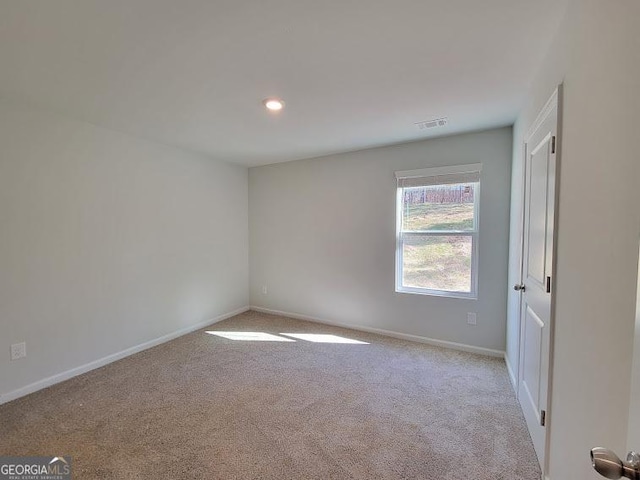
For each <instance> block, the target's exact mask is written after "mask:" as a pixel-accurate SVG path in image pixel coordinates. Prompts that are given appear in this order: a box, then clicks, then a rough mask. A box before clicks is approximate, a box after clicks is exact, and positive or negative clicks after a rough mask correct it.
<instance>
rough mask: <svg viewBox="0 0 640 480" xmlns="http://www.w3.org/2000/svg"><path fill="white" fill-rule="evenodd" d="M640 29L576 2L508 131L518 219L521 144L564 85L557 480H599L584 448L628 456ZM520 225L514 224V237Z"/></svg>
mask: <svg viewBox="0 0 640 480" xmlns="http://www.w3.org/2000/svg"><path fill="white" fill-rule="evenodd" d="M639 20H640V2H637V1H636V0H616V1H615V2H611V1H605V0H574V1H572V2H571V4H570V5H569V7H568V11H567V14H566V16H565V20H564V22H563V25H562V31H561V32H560V33H559V34H558V36H557V38H556V39H555V41H554V44H553V47H552V51H551V52H550V53H549V56H548V57H547V60H546V61H545V63H544V65H543V66H542V68H541V70H540V74H539V75H538V77H537V79H536V80H535V81H534V82H533V86H532V90H531V94H530V96H529V103H528V105H527V107H526V108H525V109H524V110H523V112H522V114H521V115H520V117H519V118H518V121H517V123H516V127H515V130H514V151H515V153H516V155H515V157H514V168H513V171H514V178H513V180H514V181H513V185H514V189H513V199H514V203H513V207H512V210H513V211H519V208H520V205H521V203H520V197H521V194H522V192H521V185H520V184H519V181H518V178H519V175H521V172H522V155H521V145H522V142H523V140H524V135H525V132H526V131H527V130H528V128H529V127H530V125H531V123H532V121H533V119H534V118H535V116H536V113H537V111H538V110H539V109H540V108H541V107H542V106H543V104H544V102H545V101H546V99H547V98H548V97H549V96H550V95H551V93H552V92H553V89H554V88H555V87H556V85H557V84H558V83H559V82H560V81H562V79H564V86H565V89H564V90H565V101H564V120H563V140H562V145H561V160H560V203H559V229H558V258H557V261H558V268H557V274H556V282H555V285H556V294H557V305H556V325H555V359H554V365H553V380H552V403H551V410H550V418H549V419H550V453H549V456H548V459H549V471H548V476H549V478H551V479H553V480H565V479H567V480H568V479H574V478H585V479H587V478H594V479H595V478H600V477H598V476H597V475H596V474H595V472H593V471H592V469H591V466H590V462H589V449H590V448H591V447H594V446H607V447H610V448H613V449H615V450H617V451H618V452H619V453H620V454H621V455H623V454H625V448H626V440H627V422H628V408H629V393H630V392H629V391H630V387H629V383H630V382H629V374H630V367H631V358H632V342H633V327H634V320H635V318H634V317H635V305H636V302H635V298H636V276H637V260H638V235H639V226H640V197H639V195H638V179H639V176H638V168H637V167H638V163H639V162H638V153H637V148H636V145H635V144H636V137H637V129H638V125H639V124H640V118H639V117H638V112H639V111H640V94H639V93H638V90H637V86H638V84H639V83H640V58H639V57H638V55H639V54H640V39H639V37H638V35H639V34H640V28H638V26H639V25H638V21H639ZM516 220H517V216H516V215H513V216H512V228H511V231H512V233H513V232H517V230H518V225H514V224H513V221H516ZM513 245H514V244H513V242H512V247H513ZM512 253H513V254H512V259H513V258H516V257H517V255H516V252H512ZM511 275H512V277H513V271H512V272H511ZM511 280H514V278H511ZM513 310H514V309H513V303H511V304H510V309H509V312H510V317H509V328H508V332H509V335H508V347H507V351H508V352H509V355H513V352H514V351H516V350H517V345H516V344H515V341H516V339H515V336H516V332H517V329H518V326H517V324H516V323H515V319H514V316H513Z"/></svg>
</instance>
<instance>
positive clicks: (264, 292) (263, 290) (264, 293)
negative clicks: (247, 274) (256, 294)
mask: <svg viewBox="0 0 640 480" xmlns="http://www.w3.org/2000/svg"><path fill="white" fill-rule="evenodd" d="M262 294H263V295H266V294H267V286H266V285H263V286H262Z"/></svg>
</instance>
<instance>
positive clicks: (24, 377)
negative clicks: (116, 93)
mask: <svg viewBox="0 0 640 480" xmlns="http://www.w3.org/2000/svg"><path fill="white" fill-rule="evenodd" d="M247 203H248V193H247V169H246V168H242V167H237V166H231V165H228V164H225V163H221V162H216V161H213V160H211V159H209V158H207V157H205V156H199V155H196V154H191V153H186V152H182V151H179V150H176V149H173V148H170V147H166V146H162V145H159V144H154V143H150V142H147V141H144V140H141V139H137V138H134V137H130V136H127V135H124V134H120V133H116V132H113V131H109V130H105V129H102V128H98V127H95V126H92V125H89V124H87V123H82V122H77V121H74V120H70V119H67V118H64V117H61V116H58V115H56V114H53V113H47V112H43V111H38V110H34V109H31V108H26V107H21V106H17V105H14V104H9V103H0V222H1V228H0V272H1V275H0V394H5V396H6V394H8V393H10V392H14V391H15V390H16V389H20V388H23V387H25V386H27V385H29V384H31V383H33V382H37V381H40V380H42V379H44V378H46V377H49V376H52V375H55V374H59V373H61V372H64V371H67V370H69V369H72V368H75V367H78V366H81V365H84V364H86V363H88V362H92V361H94V360H96V359H100V358H102V357H105V356H107V355H111V354H114V353H116V352H119V351H121V350H124V349H127V348H129V347H132V346H135V345H138V344H140V343H143V342H146V341H149V340H152V339H155V338H157V337H160V336H163V335H165V334H169V333H171V332H174V331H176V330H179V329H183V328H188V327H190V326H193V325H195V324H197V323H199V322H203V321H205V320H207V319H211V318H214V317H216V316H218V315H221V314H225V313H227V312H230V311H233V310H236V309H238V308H241V307H244V306H246V305H247V304H248V292H247V285H248V253H247V252H248V220H247V211H248V205H247ZM22 341H26V343H27V353H28V355H27V357H26V358H24V359H22V360H18V361H13V362H11V361H9V346H10V344H12V343H16V342H22ZM0 400H1V398H0Z"/></svg>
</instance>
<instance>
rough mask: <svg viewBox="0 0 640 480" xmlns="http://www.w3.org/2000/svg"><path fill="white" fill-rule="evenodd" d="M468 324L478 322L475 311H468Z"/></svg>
mask: <svg viewBox="0 0 640 480" xmlns="http://www.w3.org/2000/svg"><path fill="white" fill-rule="evenodd" d="M467 324H468V325H476V324H477V322H476V314H475V312H469V313H467Z"/></svg>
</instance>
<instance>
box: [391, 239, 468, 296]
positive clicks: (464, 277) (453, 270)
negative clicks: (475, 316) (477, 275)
mask: <svg viewBox="0 0 640 480" xmlns="http://www.w3.org/2000/svg"><path fill="white" fill-rule="evenodd" d="M403 239H404V242H403V244H404V247H403V252H402V255H403V266H402V267H403V268H402V286H404V287H414V288H428V289H431V290H444V291H447V292H464V293H470V292H471V251H472V241H473V239H472V237H471V236H470V235H462V236H460V235H434V236H431V235H411V234H404V235H403Z"/></svg>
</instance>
